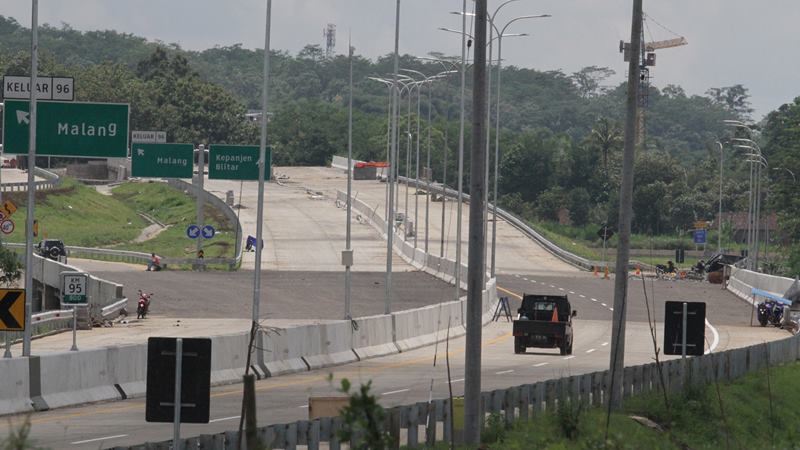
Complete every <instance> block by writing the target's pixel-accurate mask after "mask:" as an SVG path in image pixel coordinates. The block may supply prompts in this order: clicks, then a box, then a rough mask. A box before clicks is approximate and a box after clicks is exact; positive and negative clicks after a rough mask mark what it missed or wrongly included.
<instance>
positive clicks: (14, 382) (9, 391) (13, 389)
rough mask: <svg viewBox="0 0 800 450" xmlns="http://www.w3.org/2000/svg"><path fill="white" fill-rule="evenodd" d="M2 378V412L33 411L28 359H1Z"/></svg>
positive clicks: (0, 376) (0, 410)
mask: <svg viewBox="0 0 800 450" xmlns="http://www.w3.org/2000/svg"><path fill="white" fill-rule="evenodd" d="M0 378H2V382H0V414H3V413H11V412H14V413H19V412H28V411H33V403H32V402H31V400H30V396H29V392H30V375H29V372H28V359H27V358H4V359H0Z"/></svg>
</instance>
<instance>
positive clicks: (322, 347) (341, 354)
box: [302, 320, 358, 370]
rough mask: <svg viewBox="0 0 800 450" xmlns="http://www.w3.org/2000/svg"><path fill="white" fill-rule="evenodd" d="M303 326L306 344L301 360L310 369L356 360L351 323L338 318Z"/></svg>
mask: <svg viewBox="0 0 800 450" xmlns="http://www.w3.org/2000/svg"><path fill="white" fill-rule="evenodd" d="M302 328H303V334H304V337H305V343H306V344H307V347H306V352H305V355H304V356H303V360H304V361H305V362H306V364H307V365H308V368H309V369H311V370H314V369H321V368H323V367H330V366H335V365H339V364H347V363H350V362H353V361H358V356H357V355H356V353H355V352H354V351H353V345H352V342H351V339H352V325H351V324H350V322H346V321H344V320H338V321H336V322H327V323H324V324H321V325H306V326H304V327H302Z"/></svg>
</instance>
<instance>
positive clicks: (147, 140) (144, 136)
mask: <svg viewBox="0 0 800 450" xmlns="http://www.w3.org/2000/svg"><path fill="white" fill-rule="evenodd" d="M131 142H139V143H141V144H166V143H167V132H166V131H131Z"/></svg>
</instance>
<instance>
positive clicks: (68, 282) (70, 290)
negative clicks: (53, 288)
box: [61, 272, 89, 352]
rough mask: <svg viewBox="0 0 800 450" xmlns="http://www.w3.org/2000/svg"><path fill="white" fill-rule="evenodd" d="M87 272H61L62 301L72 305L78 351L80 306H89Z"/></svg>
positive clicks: (73, 334)
mask: <svg viewBox="0 0 800 450" xmlns="http://www.w3.org/2000/svg"><path fill="white" fill-rule="evenodd" d="M88 278H89V276H88V274H86V273H85V272H61V303H62V304H63V305H66V306H71V307H72V348H70V351H73V352H76V351H78V307H79V306H83V307H87V306H88V304H89V297H88V295H87V289H86V287H87V280H88Z"/></svg>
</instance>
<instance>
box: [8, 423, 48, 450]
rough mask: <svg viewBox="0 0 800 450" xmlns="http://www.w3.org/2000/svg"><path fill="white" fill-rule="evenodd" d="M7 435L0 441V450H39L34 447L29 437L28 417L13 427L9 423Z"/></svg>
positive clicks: (29, 425)
mask: <svg viewBox="0 0 800 450" xmlns="http://www.w3.org/2000/svg"><path fill="white" fill-rule="evenodd" d="M8 427H9V433H8V436H6V437H5V439H3V440H2V441H0V450H40V449H41V447H37V446H36V445H34V443H33V440H32V439H31V437H30V434H31V421H30V418H29V417H25V420H24V421H23V422H22V423H21V424H19V425H17V426H14V425H12V424H11V423H10V422H9V425H8Z"/></svg>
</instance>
